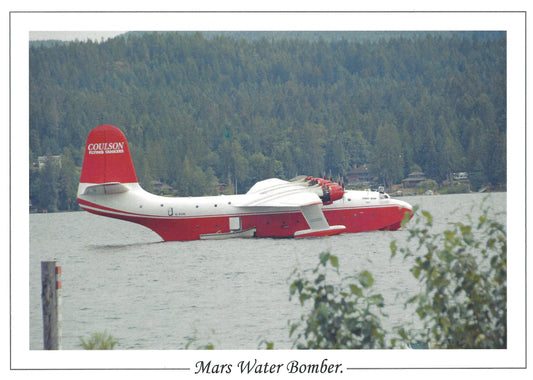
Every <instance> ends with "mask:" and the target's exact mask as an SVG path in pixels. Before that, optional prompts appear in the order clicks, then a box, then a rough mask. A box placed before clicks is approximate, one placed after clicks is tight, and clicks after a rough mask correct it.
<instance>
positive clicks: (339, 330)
mask: <svg viewBox="0 0 533 380" xmlns="http://www.w3.org/2000/svg"><path fill="white" fill-rule="evenodd" d="M471 224H472V225H465V224H463V223H451V224H450V226H449V228H448V229H447V230H445V231H444V232H437V233H432V232H431V231H430V228H431V227H432V225H433V218H432V216H431V214H429V213H428V212H426V211H422V216H421V217H418V218H417V220H415V223H414V226H413V227H411V228H409V229H408V231H409V238H408V241H407V242H406V246H404V247H399V246H398V244H397V243H396V242H395V241H393V242H392V243H391V251H392V257H394V256H395V255H396V254H397V253H398V252H401V253H402V254H403V256H404V259H412V260H413V261H414V266H413V267H412V268H411V272H412V274H413V276H414V277H415V278H416V279H417V280H418V281H419V282H420V284H421V285H422V289H423V291H422V292H421V293H420V294H418V295H416V296H414V297H412V298H411V299H409V300H408V301H407V304H414V305H416V313H417V314H418V316H419V318H420V320H421V321H422V323H423V326H424V329H423V330H422V331H418V330H416V331H415V330H413V331H411V330H407V329H406V328H405V327H400V328H398V329H397V331H395V333H396V334H397V335H398V336H399V337H400V338H401V339H400V340H402V341H403V343H404V345H407V344H411V343H414V342H418V343H424V344H427V345H428V346H429V347H435V348H476V349H477V348H506V345H507V280H506V277H507V275H506V273H507V258H506V255H507V237H506V231H505V228H504V226H503V225H502V224H500V223H498V222H496V221H494V220H491V219H490V218H489V217H488V214H487V211H485V212H483V214H482V215H481V216H480V217H479V219H478V221H477V225H476V224H474V223H471ZM413 240H414V241H415V243H416V244H415V247H416V248H412V244H410V243H411V242H412V241H413ZM328 263H329V264H331V266H332V267H333V268H334V269H335V272H336V274H337V275H339V262H338V258H337V257H336V256H333V255H331V254H330V253H328V252H325V253H321V254H320V262H319V264H318V266H317V267H316V268H315V269H314V270H313V271H312V274H313V277H315V278H314V279H307V278H306V277H304V276H303V275H302V273H300V272H297V271H295V272H294V273H293V277H294V276H295V280H294V281H293V282H292V284H291V286H290V294H291V297H292V296H295V295H298V298H299V300H300V302H301V304H302V306H303V305H305V304H306V303H307V302H311V303H312V309H311V310H310V312H309V313H308V314H307V315H303V316H302V317H301V320H300V322H299V323H295V324H293V325H292V328H291V332H290V334H291V337H292V336H293V335H296V337H295V340H294V344H295V346H296V347H297V348H317V349H324V348H393V347H395V346H397V345H398V344H400V343H401V342H400V341H399V340H397V339H396V338H393V339H391V340H390V343H388V342H387V341H386V339H385V336H386V333H387V332H386V331H384V329H383V328H382V320H381V319H380V317H379V316H378V314H380V315H381V316H382V317H383V316H386V315H385V314H383V312H382V308H383V306H384V305H385V300H384V298H383V296H381V295H380V294H373V293H372V292H371V287H372V285H373V281H374V280H373V278H372V275H371V274H370V273H369V272H367V271H363V272H361V273H359V274H357V275H355V276H352V277H347V278H344V279H342V280H341V281H340V283H341V285H333V283H338V281H333V282H329V281H328V280H329V277H327V275H326V274H327V273H326V272H327V271H326V269H327V264H328ZM347 280H349V281H350V282H349V283H346V281H347Z"/></svg>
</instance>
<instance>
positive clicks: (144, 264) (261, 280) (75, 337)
mask: <svg viewBox="0 0 533 380" xmlns="http://www.w3.org/2000/svg"><path fill="white" fill-rule="evenodd" d="M485 198H486V199H485ZM402 199H404V200H406V201H407V202H409V203H411V204H413V205H420V208H421V209H423V210H428V211H430V212H431V213H432V215H433V217H434V223H435V226H436V229H437V230H438V229H444V228H445V227H446V223H448V222H452V221H453V222H455V221H467V216H466V215H468V214H470V215H472V216H473V217H475V216H476V215H479V213H480V207H479V205H480V204H481V202H482V200H483V199H485V206H488V207H490V208H491V209H493V210H494V211H495V212H501V213H502V214H500V215H499V216H498V219H499V220H500V221H501V222H503V223H505V211H506V193H493V194H490V195H489V196H487V195H485V194H465V195H441V196H420V197H406V198H402ZM406 236H407V234H406V232H405V231H395V232H379V231H378V232H369V233H360V234H345V235H340V236H333V237H327V238H316V239H301V240H295V239H251V240H246V239H234V240H221V241H193V242H167V243H163V242H161V240H160V238H159V237H158V236H157V235H156V234H155V233H153V232H152V231H150V230H149V229H146V228H144V227H141V226H138V225H135V224H132V223H128V222H123V221H118V220H113V219H108V218H103V217H98V216H95V215H92V214H89V213H86V212H73V213H57V214H32V215H30V349H32V350H39V349H42V347H43V343H42V309H41V299H40V292H41V282H40V262H41V261H42V260H51V259H57V260H58V265H61V267H62V281H63V287H62V296H63V305H62V317H63V324H62V330H63V338H62V339H63V341H62V343H63V349H64V350H76V349H81V347H80V338H88V337H89V336H90V335H91V334H92V333H94V332H107V333H109V334H111V335H112V336H113V337H115V338H116V339H117V340H118V344H117V346H116V347H115V348H116V349H182V348H186V346H187V344H188V343H190V345H189V347H190V348H200V347H203V346H205V345H207V344H213V345H214V346H215V348H217V349H252V350H254V349H257V348H259V345H260V342H261V341H262V340H263V339H264V340H267V341H271V342H274V347H275V348H276V349H289V348H291V347H292V341H291V339H290V337H289V326H288V321H297V320H298V319H299V317H300V315H301V314H302V313H303V312H304V311H305V310H304V309H303V308H302V307H301V306H300V304H299V302H298V301H297V300H296V299H293V300H292V301H290V300H289V284H290V276H291V273H292V272H293V270H294V269H295V268H298V269H300V270H305V269H310V268H314V267H315V266H316V265H317V263H318V255H319V253H320V252H322V251H325V250H329V251H330V252H331V253H332V254H335V255H336V256H338V258H339V263H340V269H341V274H342V276H348V275H351V274H354V273H356V272H358V271H362V270H368V271H369V272H371V273H372V275H373V277H374V287H373V291H374V292H376V293H381V294H382V295H383V296H384V297H385V303H386V305H387V307H386V312H387V313H388V314H389V317H388V318H387V319H386V320H385V322H384V325H385V327H386V328H390V327H392V326H394V325H399V324H403V325H406V324H411V323H413V324H414V325H415V326H416V321H417V318H415V316H414V313H413V310H409V309H404V302H405V300H406V299H408V298H409V297H410V296H412V295H414V294H416V293H417V292H418V284H417V283H416V281H415V280H414V279H413V278H412V275H411V274H410V272H409V269H410V267H411V266H410V263H409V262H404V261H403V260H401V259H399V258H395V259H391V258H390V242H391V241H392V240H397V241H398V242H402V241H404V240H405V239H406ZM261 347H262V348H264V346H261Z"/></svg>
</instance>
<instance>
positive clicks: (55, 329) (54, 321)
mask: <svg viewBox="0 0 533 380" xmlns="http://www.w3.org/2000/svg"><path fill="white" fill-rule="evenodd" d="M41 283H42V293H41V301H42V304H43V345H44V349H45V350H60V349H61V320H62V317H61V267H60V266H56V262H55V261H41Z"/></svg>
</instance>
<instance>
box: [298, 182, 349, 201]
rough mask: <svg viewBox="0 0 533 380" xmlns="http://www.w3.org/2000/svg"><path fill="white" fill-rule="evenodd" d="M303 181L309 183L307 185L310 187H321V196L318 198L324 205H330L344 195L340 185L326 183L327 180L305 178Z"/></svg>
mask: <svg viewBox="0 0 533 380" xmlns="http://www.w3.org/2000/svg"><path fill="white" fill-rule="evenodd" d="M305 180H306V181H307V182H309V185H311V186H313V185H318V186H320V187H321V193H322V195H320V194H319V197H320V199H322V203H324V204H325V205H329V204H332V203H333V202H334V201H336V200H338V199H341V198H342V196H343V195H344V189H343V188H342V186H341V185H338V184H336V183H334V182H331V181H328V180H327V179H322V178H315V177H306V179H305Z"/></svg>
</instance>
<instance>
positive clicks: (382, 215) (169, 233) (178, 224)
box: [78, 199, 411, 241]
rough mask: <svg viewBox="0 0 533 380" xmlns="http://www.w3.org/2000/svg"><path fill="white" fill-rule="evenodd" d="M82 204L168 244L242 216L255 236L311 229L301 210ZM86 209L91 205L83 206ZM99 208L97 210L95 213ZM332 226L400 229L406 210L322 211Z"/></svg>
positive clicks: (225, 226) (223, 228)
mask: <svg viewBox="0 0 533 380" xmlns="http://www.w3.org/2000/svg"><path fill="white" fill-rule="evenodd" d="M78 202H79V203H80V205H81V206H82V207H83V208H84V209H85V210H86V211H89V212H91V213H94V214H98V215H102V216H107V217H112V218H116V219H121V220H126V221H129V222H133V223H137V224H141V225H143V226H145V227H148V228H150V229H151V230H153V231H154V232H156V233H157V234H158V235H159V236H161V238H162V239H163V240H165V241H175V240H179V241H185V240H198V239H200V235H205V234H215V233H229V232H230V231H231V230H230V226H229V218H230V217H240V218H241V226H242V229H243V230H244V229H249V228H252V227H255V228H256V237H293V236H294V234H295V232H296V231H301V230H305V229H308V228H309V225H308V224H307V222H306V220H305V218H304V216H303V214H302V213H301V212H299V211H288V212H276V213H257V212H256V213H234V214H225V215H213V216H198V217H158V216H149V215H141V214H133V213H125V212H122V211H119V210H113V209H110V208H107V207H102V206H100V205H97V204H94V203H91V202H87V201H84V200H81V199H78ZM84 206H89V207H90V208H88V207H84ZM95 209H96V210H95ZM323 212H324V215H325V217H326V219H327V220H328V223H329V225H330V226H333V225H344V226H346V229H345V230H343V231H342V232H346V233H354V232H365V231H375V230H397V229H398V228H400V225H401V221H402V220H403V218H404V215H405V213H411V210H409V209H407V208H402V207H398V206H396V205H389V206H375V207H359V208H329V209H328V208H323Z"/></svg>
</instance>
